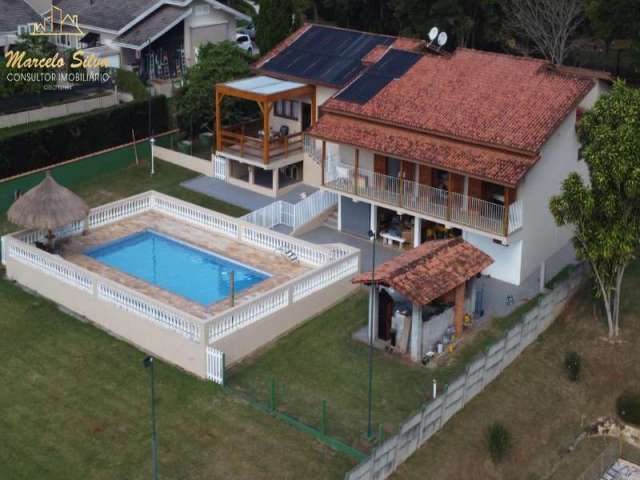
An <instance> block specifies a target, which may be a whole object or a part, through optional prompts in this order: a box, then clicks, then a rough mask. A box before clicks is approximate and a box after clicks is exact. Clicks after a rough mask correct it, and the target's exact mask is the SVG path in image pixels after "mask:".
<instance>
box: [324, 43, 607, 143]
mask: <svg viewBox="0 0 640 480" xmlns="http://www.w3.org/2000/svg"><path fill="white" fill-rule="evenodd" d="M546 66H547V63H546V62H544V61H542V60H537V59H532V58H524V57H515V56H511V55H503V54H496V53H489V52H481V51H478V50H469V49H464V48H460V49H457V50H456V51H455V52H454V53H453V54H451V55H436V54H425V55H424V56H423V57H422V58H421V59H420V60H419V61H418V62H417V63H416V64H415V65H413V66H412V67H411V68H410V69H409V70H408V72H407V73H406V74H404V75H403V76H402V77H400V78H397V79H395V80H393V81H391V82H390V83H389V84H388V85H386V86H385V87H384V88H383V89H382V90H381V91H380V92H379V93H378V94H377V95H375V96H374V97H373V98H371V99H370V100H369V101H368V102H366V103H365V104H363V105H361V104H357V103H352V102H348V101H344V100H337V99H335V98H334V99H331V100H329V101H328V102H327V103H326V104H325V106H324V108H325V109H326V110H330V111H336V112H340V111H342V112H349V113H352V114H357V115H361V116H364V117H367V118H370V119H372V120H375V121H380V122H388V123H391V124H393V125H397V126H402V127H405V128H409V129H416V130H422V131H426V132H431V133H435V134H439V135H444V136H450V137H455V138H458V139H460V140H464V141H468V142H472V143H481V144H490V145H495V146H498V147H501V148H507V149H513V150H518V151H523V152H529V153H537V152H539V151H540V149H541V148H542V146H543V144H544V143H545V142H546V140H547V139H548V138H549V137H550V136H551V134H552V133H553V132H554V131H555V129H556V128H557V127H558V125H559V124H560V122H561V121H562V120H564V119H565V118H566V116H567V115H568V114H569V113H570V112H571V111H572V110H573V109H574V108H575V107H576V106H577V104H578V103H579V102H580V100H581V99H582V98H584V97H585V96H586V95H587V93H588V92H589V91H590V90H591V89H592V88H593V86H594V81H593V79H592V78H587V77H586V75H585V74H582V73H579V72H573V74H572V72H566V71H565V72H562V73H560V72H558V71H552V70H550V69H549V68H545V67H546ZM346 88H349V87H348V86H347V87H346Z"/></svg>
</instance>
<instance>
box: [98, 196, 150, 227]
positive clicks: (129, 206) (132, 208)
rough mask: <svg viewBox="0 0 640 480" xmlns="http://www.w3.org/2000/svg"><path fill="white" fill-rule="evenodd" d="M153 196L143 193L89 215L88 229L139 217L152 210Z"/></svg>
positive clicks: (109, 204)
mask: <svg viewBox="0 0 640 480" xmlns="http://www.w3.org/2000/svg"><path fill="white" fill-rule="evenodd" d="M151 204H152V196H151V195H149V193H141V194H139V195H135V196H133V197H129V198H125V199H123V200H117V201H115V202H112V203H108V204H106V205H103V206H101V207H98V208H94V209H92V210H91V212H90V213H89V217H88V219H87V227H88V228H90V229H93V228H98V227H102V226H104V225H109V224H111V223H114V222H117V221H120V220H122V219H123V218H127V217H132V216H134V215H139V214H140V213H144V212H146V211H149V210H150V209H151Z"/></svg>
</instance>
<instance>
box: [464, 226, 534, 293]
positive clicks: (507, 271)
mask: <svg viewBox="0 0 640 480" xmlns="http://www.w3.org/2000/svg"><path fill="white" fill-rule="evenodd" d="M462 238H464V239H465V240H466V241H467V242H469V243H470V244H471V245H473V246H475V247H477V248H479V249H480V250H482V251H483V252H484V253H486V254H487V255H489V256H490V257H491V258H493V260H494V263H493V264H492V265H491V266H490V267H489V268H487V269H486V270H485V271H484V272H482V273H483V274H484V275H489V276H490V277H491V278H495V279H497V280H502V281H503V282H507V283H511V284H514V285H520V282H521V280H522V278H521V277H520V273H521V270H522V254H523V248H522V247H523V242H522V241H516V242H512V243H510V244H509V245H506V246H505V245H498V244H497V243H494V242H493V240H491V239H490V238H487V237H485V236H484V235H478V234H477V233H472V232H468V231H464V230H463V232H462Z"/></svg>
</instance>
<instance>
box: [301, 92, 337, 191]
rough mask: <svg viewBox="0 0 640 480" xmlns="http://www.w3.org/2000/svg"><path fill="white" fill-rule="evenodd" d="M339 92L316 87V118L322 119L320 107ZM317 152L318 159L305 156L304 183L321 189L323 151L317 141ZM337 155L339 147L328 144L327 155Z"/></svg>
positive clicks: (320, 143)
mask: <svg viewBox="0 0 640 480" xmlns="http://www.w3.org/2000/svg"><path fill="white" fill-rule="evenodd" d="M337 91H338V90H336V89H335V88H328V87H320V86H318V87H316V108H317V109H318V110H317V112H316V118H320V107H321V106H322V105H324V103H325V102H326V101H327V100H329V99H330V98H331V97H332V96H334V95H335V94H336V92H337ZM315 142H316V146H315V148H316V152H318V155H317V156H316V158H312V157H311V156H309V155H308V154H306V153H305V155H304V167H303V169H304V170H303V172H304V179H303V180H304V183H306V184H307V185H311V186H313V187H319V186H320V184H321V182H322V172H321V169H322V166H321V164H320V160H319V159H320V152H321V151H322V142H321V141H320V140H316V141H315ZM332 152H334V153H337V145H335V144H332V143H329V142H327V155H328V154H330V153H332Z"/></svg>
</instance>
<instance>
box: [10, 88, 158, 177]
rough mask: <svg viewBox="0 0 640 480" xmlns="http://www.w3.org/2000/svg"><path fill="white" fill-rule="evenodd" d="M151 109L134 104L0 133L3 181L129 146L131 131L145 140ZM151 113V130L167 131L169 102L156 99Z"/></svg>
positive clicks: (144, 103) (146, 103)
mask: <svg viewBox="0 0 640 480" xmlns="http://www.w3.org/2000/svg"><path fill="white" fill-rule="evenodd" d="M148 109H149V102H131V103H127V104H124V105H118V106H116V107H112V108H107V109H102V110H97V111H95V112H91V113H88V114H86V115H81V116H74V117H71V118H66V119H65V118H61V119H60V120H59V121H55V122H53V123H47V124H45V125H43V126H39V127H35V128H29V129H27V130H23V129H20V130H18V131H16V132H12V131H11V130H8V133H5V134H4V135H3V132H2V131H0V139H1V141H0V179H2V178H7V177H12V176H15V175H19V174H21V173H26V172H30V171H32V170H37V169H40V168H44V167H49V166H52V165H56V164H58V163H61V162H64V161H66V160H71V159H73V158H77V157H81V156H83V155H88V154H90V153H93V152H97V151H100V150H105V149H107V148H111V147H115V146H118V145H123V144H125V143H129V142H131V131H132V130H133V131H134V132H135V135H136V138H144V137H146V136H147V134H148V131H149V113H148V111H149V110H148ZM151 110H152V115H151V120H152V124H151V128H152V130H153V131H154V132H156V133H159V132H164V131H167V130H168V115H167V102H166V98H165V97H155V98H153V99H152V101H151Z"/></svg>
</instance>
